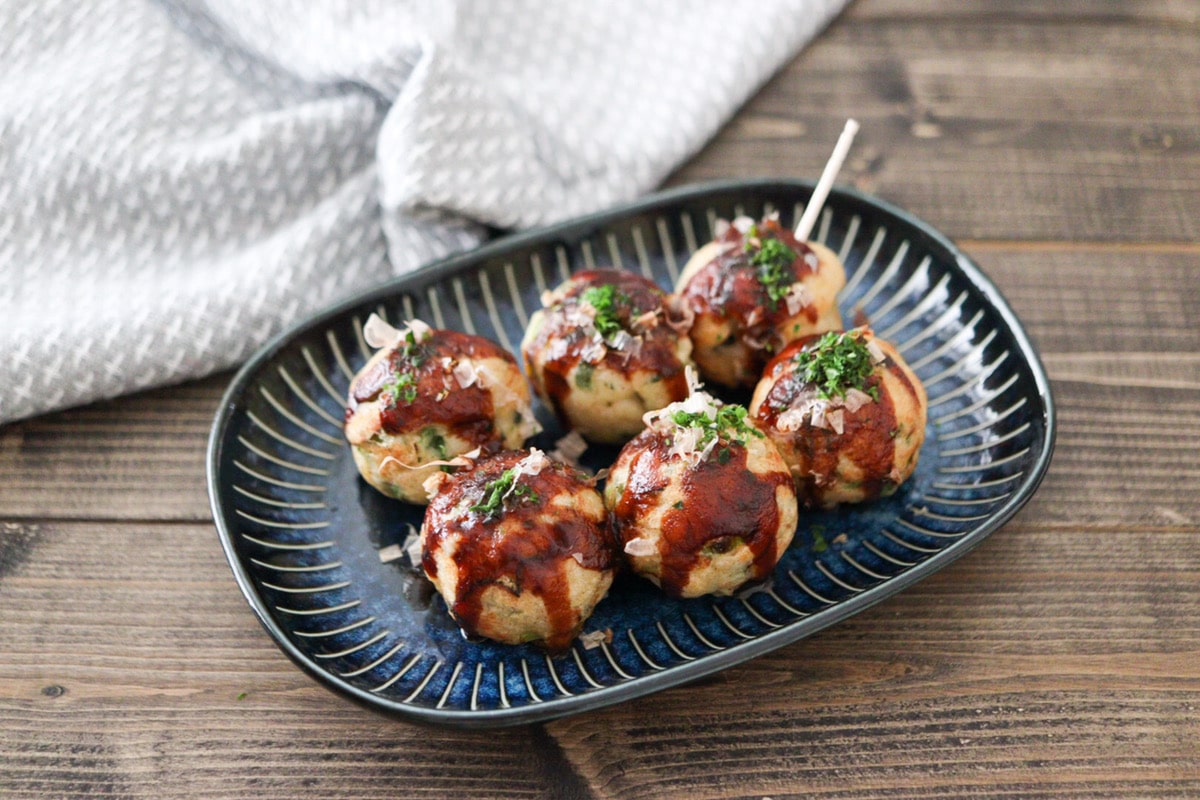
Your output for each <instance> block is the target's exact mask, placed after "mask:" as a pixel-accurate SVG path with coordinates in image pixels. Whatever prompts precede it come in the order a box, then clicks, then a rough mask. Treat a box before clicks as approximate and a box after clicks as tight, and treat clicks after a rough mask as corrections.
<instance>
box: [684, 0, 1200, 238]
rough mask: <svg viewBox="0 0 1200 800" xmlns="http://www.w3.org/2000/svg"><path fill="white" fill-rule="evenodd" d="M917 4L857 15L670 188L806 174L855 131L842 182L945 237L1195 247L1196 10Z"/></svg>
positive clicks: (867, 9) (1199, 156) (753, 104)
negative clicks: (1129, 18) (1122, 19)
mask: <svg viewBox="0 0 1200 800" xmlns="http://www.w3.org/2000/svg"><path fill="white" fill-rule="evenodd" d="M914 5H916V6H919V7H920V8H921V9H922V10H923V13H928V14H933V15H934V16H932V17H929V18H925V17H922V18H921V19H918V20H914V19H912V17H911V16H910V15H909V11H908V10H909V4H905V3H893V2H887V1H886V0H879V2H859V3H855V4H854V5H853V6H852V7H851V9H850V11H849V12H848V13H847V15H846V16H845V17H844V18H842V19H841V20H839V21H838V23H836V24H834V25H833V26H831V27H830V29H829V30H828V31H827V32H826V34H825V35H824V36H822V37H821V38H819V39H818V40H817V41H816V43H815V44H814V45H813V46H811V47H810V48H809V49H808V50H806V51H805V52H804V53H803V54H802V55H801V56H800V57H799V58H798V59H796V60H795V61H793V62H792V63H791V64H790V65H789V66H788V67H786V68H785V69H784V70H783V72H782V73H781V74H780V75H779V76H777V77H776V79H775V80H774V81H772V82H771V83H769V84H768V86H767V87H766V89H765V90H764V91H762V92H761V93H760V94H759V95H757V96H756V97H755V98H754V99H752V100H751V101H750V102H749V103H748V104H747V106H746V107H745V109H744V110H743V111H742V112H741V113H740V114H739V116H738V117H737V119H736V120H735V121H734V123H733V124H732V125H730V126H729V127H728V128H727V129H726V130H724V131H722V132H721V133H720V134H719V135H718V136H717V137H716V138H715V139H714V140H713V141H712V142H711V143H710V144H709V145H708V147H706V148H705V149H704V150H703V151H702V152H701V154H700V156H699V157H698V158H697V159H695V160H694V161H692V162H690V163H689V164H688V165H686V166H684V167H683V168H682V169H681V170H679V171H678V172H677V173H675V174H674V175H673V176H672V178H671V182H672V183H686V182H692V181H697V180H708V179H714V178H719V177H734V176H736V177H750V176H771V175H774V176H807V177H815V176H816V175H817V174H818V173H819V172H820V169H821V167H822V165H823V164H824V162H825V159H826V158H827V157H828V154H829V150H830V148H831V147H832V144H833V142H834V140H835V139H836V137H837V134H838V131H839V130H840V128H841V124H842V120H843V119H845V118H847V117H856V118H857V119H858V120H859V121H860V122H861V123H862V124H863V129H862V132H861V133H860V134H859V137H858V140H857V142H856V145H855V149H854V151H853V153H852V156H851V158H850V159H849V160H848V162H847V166H846V168H845V169H844V171H843V174H842V181H843V182H845V183H850V184H854V185H856V186H858V187H859V188H861V189H864V190H866V191H868V192H871V193H874V194H877V195H879V196H881V197H883V198H885V199H887V200H890V201H892V202H894V203H896V204H898V205H900V206H901V207H904V208H906V209H907V210H908V211H910V212H912V213H914V214H916V215H917V216H919V217H922V218H924V219H926V220H928V221H929V222H931V223H932V224H934V225H935V226H936V227H938V228H939V229H941V230H943V231H945V232H946V233H948V234H949V235H951V236H955V237H964V238H965V237H971V238H996V239H1034V240H1044V239H1059V238H1062V237H1064V236H1067V237H1069V238H1070V239H1072V240H1096V241H1196V240H1197V238H1200V192H1197V185H1196V181H1197V176H1198V175H1200V138H1197V135H1196V131H1197V130H1200V98H1198V95H1197V91H1196V87H1197V86H1198V85H1200V37H1198V36H1196V34H1195V24H1194V17H1195V14H1196V11H1195V6H1194V4H1190V5H1189V4H1156V8H1158V9H1159V12H1160V17H1162V19H1160V21H1155V20H1154V19H1151V18H1148V17H1146V16H1138V17H1137V22H1136V24H1134V23H1129V24H1115V22H1117V21H1119V20H1114V19H1113V18H1112V17H1111V16H1109V15H1111V14H1118V15H1123V14H1124V13H1125V12H1119V11H1116V10H1115V9H1116V6H1115V5H1114V4H1112V3H1105V4H1083V5H1084V6H1085V7H1087V8H1089V9H1092V11H1093V13H1095V14H1096V16H1090V15H1088V14H1086V13H1085V14H1082V15H1080V16H1077V15H1075V14H1074V13H1073V10H1074V8H1075V6H1076V5H1080V4H1072V6H1071V9H1072V13H1069V14H1061V13H1056V12H1049V13H1048V14H1047V15H1046V16H1045V17H1041V16H1038V17H1036V18H1030V17H1029V16H1027V15H1028V14H1029V13H1031V8H1032V4H1028V3H1007V4H997V6H1000V8H999V9H997V10H995V11H993V12H992V13H988V14H980V13H978V8H976V11H975V13H972V11H970V10H968V9H963V8H962V7H961V6H960V4H950V5H946V4H941V6H940V7H939V8H938V9H937V10H936V11H933V10H931V8H930V7H931V5H936V4H930V3H915V4H914ZM976 6H978V4H976ZM988 6H989V7H991V6H992V4H990V3H989V4H988ZM1164 76H1171V77H1170V79H1169V80H1165V79H1164Z"/></svg>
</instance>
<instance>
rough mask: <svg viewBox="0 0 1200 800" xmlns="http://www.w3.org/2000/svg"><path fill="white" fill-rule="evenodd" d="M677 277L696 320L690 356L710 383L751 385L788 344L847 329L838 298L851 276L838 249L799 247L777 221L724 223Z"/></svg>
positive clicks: (804, 244) (774, 218) (811, 245)
mask: <svg viewBox="0 0 1200 800" xmlns="http://www.w3.org/2000/svg"><path fill="white" fill-rule="evenodd" d="M716 234H717V235H716V238H715V239H714V240H713V241H712V242H710V243H709V244H706V245H705V246H704V247H701V248H700V249H699V250H697V251H696V252H695V254H694V255H693V256H692V257H691V259H690V260H689V261H688V263H687V265H686V266H685V267H684V270H683V272H682V273H681V274H680V276H679V283H678V292H679V295H680V297H681V300H682V301H683V303H684V304H685V305H686V306H687V308H688V309H689V310H690V311H691V313H692V314H693V315H694V316H695V321H694V322H693V324H692V328H691V339H692V346H693V347H692V358H693V359H695V361H696V365H697V366H699V367H700V372H701V374H702V375H703V376H704V377H705V379H706V380H708V381H711V382H715V383H719V384H721V385H723V386H731V387H736V386H746V387H752V386H754V383H755V382H756V381H757V380H758V378H759V376H760V375H761V374H762V369H763V366H764V365H765V364H766V363H767V361H768V360H769V359H770V358H771V355H772V354H774V353H778V352H779V350H780V349H781V348H782V347H783V345H785V344H786V343H787V342H790V341H792V340H793V339H799V338H801V337H803V336H807V335H809V334H812V333H821V332H824V331H828V330H836V329H840V328H841V327H842V318H841V315H840V314H839V312H838V306H837V293H838V292H839V291H841V289H842V287H844V286H845V285H846V271H845V269H844V268H843V266H842V262H841V259H839V258H838V257H837V254H835V253H834V252H833V251H832V250H830V249H829V248H827V247H825V246H824V245H821V244H818V243H816V242H801V241H798V240H797V239H796V237H795V236H794V235H793V234H792V232H791V231H790V230H788V229H787V228H784V227H783V226H781V225H780V224H779V220H778V218H777V216H776V215H772V216H770V217H767V218H766V219H764V220H762V221H761V222H758V223H755V222H754V221H753V220H751V219H750V218H749V217H738V218H737V219H735V220H734V221H733V222H732V223H728V222H725V221H724V220H720V221H718V223H717V226H716Z"/></svg>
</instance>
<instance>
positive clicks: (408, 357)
mask: <svg viewBox="0 0 1200 800" xmlns="http://www.w3.org/2000/svg"><path fill="white" fill-rule="evenodd" d="M400 355H401V356H403V357H404V360H405V361H406V362H408V363H409V364H410V365H412V366H413V367H419V366H421V362H423V361H424V360H425V352H424V350H422V349H421V345H420V343H419V342H418V341H417V335H416V334H415V333H413V332H412V330H411V329H409V331H408V333H406V334H405V335H404V349H403V350H401V351H400Z"/></svg>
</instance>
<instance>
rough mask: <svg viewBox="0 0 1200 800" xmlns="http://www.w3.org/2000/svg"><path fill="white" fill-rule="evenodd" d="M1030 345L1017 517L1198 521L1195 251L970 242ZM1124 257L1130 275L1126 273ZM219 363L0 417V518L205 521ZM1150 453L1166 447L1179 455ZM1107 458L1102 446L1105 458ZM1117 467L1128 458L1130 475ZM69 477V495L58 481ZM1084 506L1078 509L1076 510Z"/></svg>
mask: <svg viewBox="0 0 1200 800" xmlns="http://www.w3.org/2000/svg"><path fill="white" fill-rule="evenodd" d="M973 244H974V245H975V247H976V248H977V252H976V251H969V252H971V253H972V254H973V255H975V257H976V258H977V260H978V261H979V263H980V264H981V266H982V267H983V269H984V270H985V271H986V272H987V274H988V275H989V276H990V277H991V278H992V279H993V280H994V281H995V283H996V285H997V286H998V287H999V288H1000V290H1001V291H1002V292H1003V294H1004V295H1005V297H1006V298H1007V299H1008V301H1009V302H1010V304H1011V305H1012V306H1013V307H1014V308H1015V309H1016V310H1017V312H1018V314H1019V315H1020V318H1021V320H1022V323H1023V324H1024V325H1025V327H1026V329H1027V330H1028V331H1029V333H1030V336H1031V337H1032V338H1033V340H1034V342H1035V343H1036V344H1037V345H1038V347H1039V348H1040V350H1041V352H1042V353H1043V357H1044V360H1045V363H1046V366H1047V369H1048V371H1049V374H1050V376H1051V379H1052V384H1053V388H1054V392H1055V396H1056V399H1057V401H1058V406H1059V410H1060V424H1061V432H1060V438H1059V442H1058V449H1057V455H1056V457H1055V461H1054V466H1053V467H1052V470H1051V473H1050V477H1049V478H1048V479H1047V481H1046V483H1045V484H1044V485H1043V487H1042V489H1041V490H1040V492H1039V494H1038V496H1037V497H1036V498H1035V500H1034V505H1033V508H1032V509H1031V510H1030V512H1029V516H1030V517H1031V518H1033V519H1037V520H1039V521H1040V523H1041V524H1061V523H1065V522H1071V521H1079V520H1080V519H1087V520H1089V521H1092V522H1095V523H1096V524H1105V525H1116V524H1148V525H1158V524H1197V521H1200V506H1198V503H1200V495H1198V494H1197V493H1195V492H1191V491H1188V490H1187V488H1186V484H1182V483H1180V482H1179V481H1178V480H1173V478H1178V477H1185V478H1186V477H1189V476H1194V473H1195V472H1196V464H1195V460H1194V459H1192V460H1191V461H1189V460H1188V457H1187V456H1188V454H1189V453H1195V452H1198V451H1200V426H1197V425H1195V424H1193V422H1192V420H1193V419H1194V417H1195V412H1196V404H1195V390H1196V388H1197V387H1196V384H1197V381H1198V378H1197V375H1198V374H1200V370H1198V369H1197V358H1198V357H1200V326H1197V325H1195V324H1194V320H1193V316H1194V312H1193V310H1192V307H1191V298H1194V297H1197V296H1200V268H1197V260H1196V255H1195V254H1192V253H1191V252H1188V251H1186V250H1184V251H1176V250H1166V251H1161V252H1160V251H1150V252H1142V253H1136V254H1132V253H1129V252H1127V251H1125V250H1123V249H1117V250H1116V251H1110V250H1108V249H1107V248H1104V247H1098V248H1096V247H1072V248H1067V249H1052V250H1049V251H1047V250H1042V249H1034V250H1030V249H1027V248H1024V247H1005V246H999V245H994V244H987V243H973ZM1131 264H1136V276H1133V275H1131V269H1132V267H1131ZM228 380H229V376H228V375H220V376H216V377H213V378H210V379H207V380H204V381H199V382H194V383H190V384H186V385H184V386H182V387H178V388H172V389H161V390H156V391H151V392H146V393H142V394H139V395H135V396H132V397H129V398H126V399H123V400H117V401H112V402H108V403H99V404H96V405H93V406H89V407H87V408H83V409H76V410H72V411H67V412H63V413H59V414H52V415H47V416H44V417H39V418H37V419H33V420H27V421H25V422H21V423H17V424H14V425H10V426H7V427H6V428H3V429H0V514H3V516H4V517H7V518H10V519H12V518H25V519H30V520H36V519H81V518H91V519H164V520H183V521H187V520H205V519H209V518H210V512H209V508H208V500H207V497H206V492H205V479H204V447H205V442H206V439H207V436H208V429H209V426H210V424H211V419H212V416H213V414H215V412H216V408H217V404H218V403H219V400H220V397H221V394H222V392H223V391H224V387H225V384H226V383H227V382H228ZM1164 453H1167V454H1169V453H1174V454H1177V457H1178V462H1179V464H1181V466H1180V465H1176V463H1175V461H1170V462H1169V461H1167V460H1166V459H1164V458H1163V454H1164ZM1114 456H1115V457H1114ZM1131 467H1140V468H1141V469H1138V470H1137V471H1136V472H1134V473H1132V474H1131V473H1130V468H1131ZM64 487H69V489H70V490H69V491H64ZM1081 514H1082V515H1083V516H1082V517H1080V515H1081Z"/></svg>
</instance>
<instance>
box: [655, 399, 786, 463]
mask: <svg viewBox="0 0 1200 800" xmlns="http://www.w3.org/2000/svg"><path fill="white" fill-rule="evenodd" d="M671 421H672V422H674V423H675V424H676V425H678V426H679V427H681V428H700V429H701V430H702V431H704V433H703V435H702V436H701V437H700V441H698V442H697V443H696V445H697V447H704V446H705V445H706V444H708V443H709V442H711V441H712V440H713V439H716V438H718V437H720V436H722V435H725V437H726V440H727V441H732V442H736V443H738V444H742V445H744V444H745V443H746V437H747V436H756V437H758V438H759V439H761V438H763V436H764V434H763V432H762V431H760V430H759V429H758V428H755V427H754V426H753V425H750V424H748V423H747V422H746V407H745V406H738V405H729V406H721V407H720V408H718V409H717V418H716V419H710V418H709V416H708V415H707V414H705V413H704V412H696V411H676V412H675V413H673V414H672V415H671ZM725 450H726V451H728V448H725ZM717 457H718V459H720V454H718V456H717ZM728 460H729V454H728V452H726V455H725V460H724V461H721V463H722V464H724V463H725V462H726V461H728Z"/></svg>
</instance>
